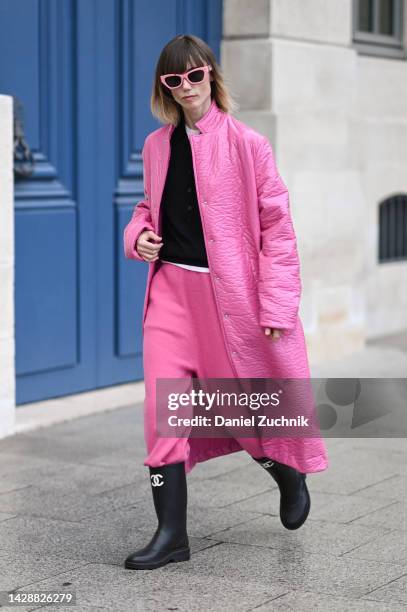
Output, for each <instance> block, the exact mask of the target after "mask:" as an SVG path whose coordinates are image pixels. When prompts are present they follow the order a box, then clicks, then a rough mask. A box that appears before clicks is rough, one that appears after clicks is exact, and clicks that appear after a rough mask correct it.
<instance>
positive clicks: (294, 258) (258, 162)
mask: <svg viewBox="0 0 407 612" xmlns="http://www.w3.org/2000/svg"><path fill="white" fill-rule="evenodd" d="M255 173H256V187H257V196H258V207H259V216H260V230H261V250H260V254H259V287H258V290H259V300H260V325H261V326H262V327H271V328H278V329H286V330H290V329H293V328H294V327H295V325H296V322H297V316H298V309H299V304H300V298H301V291H302V286H301V277H300V262H299V257H298V252H297V241H296V236H295V232H294V228H293V223H292V219H291V213H290V199H289V194H288V190H287V187H286V186H285V184H284V182H283V180H282V178H281V176H280V175H279V173H278V169H277V166H276V163H275V160H274V154H273V149H272V147H271V145H270V143H269V141H268V139H267V138H266V137H264V136H263V137H262V139H261V141H260V143H259V145H258V148H257V152H256V159H255Z"/></svg>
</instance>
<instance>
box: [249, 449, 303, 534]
mask: <svg viewBox="0 0 407 612" xmlns="http://www.w3.org/2000/svg"><path fill="white" fill-rule="evenodd" d="M253 459H254V460H255V461H257V463H259V464H260V465H261V466H262V467H263V468H264V469H265V470H267V472H268V473H269V474H271V476H272V477H273V478H274V480H275V481H276V483H277V484H278V488H279V489H280V496H281V497H280V520H281V522H282V524H283V525H284V527H285V528H286V529H298V528H299V527H301V525H302V524H303V523H305V521H306V519H307V516H308V514H309V511H310V508H311V497H310V494H309V491H308V488H307V483H306V482H305V479H306V477H307V475H306V474H303V473H302V472H298V470H296V469H295V468H293V467H291V466H289V465H285V463H279V462H278V461H275V460H274V459H269V458H268V457H261V458H260V459H256V458H255V457H253Z"/></svg>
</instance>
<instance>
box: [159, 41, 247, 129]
mask: <svg viewBox="0 0 407 612" xmlns="http://www.w3.org/2000/svg"><path fill="white" fill-rule="evenodd" d="M188 62H190V63H191V66H192V67H194V66H197V67H198V66H203V65H206V64H210V65H211V66H212V70H211V71H210V72H209V73H208V74H209V75H210V74H211V75H212V77H213V80H212V81H210V84H211V99H213V98H215V101H216V104H217V105H218V107H219V108H220V109H221V110H222V111H224V112H226V113H232V112H234V111H235V110H237V109H238V104H237V102H236V101H235V100H234V99H233V98H232V96H231V94H230V93H229V91H228V89H227V86H226V81H225V79H224V77H223V75H222V71H221V68H220V66H219V64H218V63H217V61H216V57H215V54H214V53H213V51H212V49H211V48H210V47H209V46H208V45H207V44H206V42H205V41H203V40H202V39H201V38H198V36H193V35H192V34H180V35H178V36H175V37H174V38H172V39H171V40H170V41H169V42H168V43H167V44H166V45H165V47H164V48H163V50H162V51H161V54H160V57H159V58H158V62H157V65H156V69H155V78H154V84H153V91H152V94H151V100H150V108H151V112H152V114H153V116H154V117H156V118H157V119H158V120H159V121H161V122H162V123H172V124H174V125H178V123H179V121H180V120H181V118H182V115H183V109H182V106H181V105H180V104H178V102H176V100H175V99H174V98H173V96H172V93H171V91H170V90H169V89H167V87H165V85H164V84H163V83H161V81H160V76H161V75H162V74H170V73H174V72H176V73H183V72H186V70H187V65H188Z"/></svg>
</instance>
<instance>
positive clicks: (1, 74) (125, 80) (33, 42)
mask: <svg viewBox="0 0 407 612" xmlns="http://www.w3.org/2000/svg"><path fill="white" fill-rule="evenodd" d="M221 10H222V1H221V0H208V1H207V2H205V1H204V0H198V1H196V0H194V1H193V2H184V1H180V0H179V1H176V0H172V1H171V0H165V1H164V0H148V1H147V0H57V1H55V0H30V1H29V2H27V0H1V1H0V93H2V94H9V95H13V96H15V100H16V101H18V102H20V103H21V107H22V111H23V115H22V119H23V134H24V139H25V141H26V143H27V145H28V147H29V149H30V151H31V152H32V155H33V164H28V169H29V171H30V172H31V173H29V174H28V175H26V176H24V177H18V176H17V175H16V180H15V253H16V286H15V305H16V310H15V317H16V373H17V403H18V404H22V403H24V402H30V401H35V400H40V399H45V398H50V397H57V396H61V395H67V394H71V393H75V392H79V391H84V390H89V389H96V388H100V387H105V386H109V385H114V384H118V383H124V382H129V381H134V380H140V379H142V378H143V362H142V335H141V316H142V307H143V299H144V288H145V282H146V278H147V271H148V264H143V263H141V262H136V261H129V260H126V259H125V258H124V255H123V247H122V233H123V229H124V226H125V225H126V223H127V222H128V221H129V219H130V217H131V213H132V210H133V207H134V205H135V203H136V202H137V201H138V200H140V199H142V197H143V168H142V161H141V149H142V145H143V142H144V138H145V136H146V134H147V133H148V132H150V131H152V130H153V129H156V128H157V127H159V125H160V124H159V123H158V122H157V121H156V120H154V119H153V118H152V116H151V114H150V110H149V100H150V93H151V86H152V78H153V74H154V66H155V63H156V61H157V58H158V54H159V52H160V50H161V48H162V47H163V46H164V44H165V43H166V42H167V41H168V40H169V39H170V38H172V37H173V36H175V35H176V34H179V33H193V34H196V35H197V36H200V37H201V38H203V39H204V40H206V41H207V42H208V43H209V45H210V46H211V47H212V49H213V50H214V51H215V53H216V55H217V57H218V59H219V44H220V37H221V21H222V15H221Z"/></svg>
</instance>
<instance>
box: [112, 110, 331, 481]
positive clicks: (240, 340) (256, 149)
mask: <svg viewBox="0 0 407 612" xmlns="http://www.w3.org/2000/svg"><path fill="white" fill-rule="evenodd" d="M195 125H196V127H198V128H199V130H200V131H201V134H196V135H194V134H193V135H191V136H190V143H191V150H192V160H193V166H194V175H195V186H196V193H197V199H198V204H199V209H200V213H201V218H202V227H203V232H204V238H205V245H206V251H207V257H208V263H209V268H210V270H211V278H212V279H213V280H212V282H213V289H214V293H215V296H216V301H217V306H218V312H219V317H220V320H221V323H222V328H223V331H224V339H225V343H226V347H227V350H228V354H229V357H230V362H231V364H232V367H233V369H234V372H235V374H236V377H237V378H309V376H310V370H309V364H308V358H307V349H306V344H305V338H304V332H303V327H302V323H301V320H300V317H299V315H298V310H299V304H300V297H301V289H302V285H301V278H300V262H299V257H298V252H297V243H296V237H295V233H294V228H293V223H292V219H291V214H290V204H289V194H288V191H287V187H286V186H285V184H284V182H283V180H282V178H281V177H280V175H279V173H278V169H277V167H276V162H275V159H274V154H273V149H272V147H271V145H270V143H269V141H268V139H267V138H266V137H265V136H263V135H262V134H260V133H258V132H256V131H255V130H254V129H252V128H251V127H249V126H248V125H246V124H244V123H243V122H241V121H239V120H238V119H236V118H235V117H233V116H232V115H231V114H229V113H224V112H223V111H222V110H221V109H220V108H219V107H218V106H217V104H216V101H215V100H214V99H212V102H211V105H210V107H209V109H208V111H207V112H206V113H205V115H204V116H203V117H202V118H201V119H200V120H199V121H198V122H196V124H195ZM174 127H175V126H174V125H173V124H167V125H164V126H162V127H160V128H158V129H157V130H155V131H154V132H151V133H150V134H149V135H148V136H147V137H146V139H145V142H144V147H143V162H144V199H143V200H142V201H140V202H139V203H138V204H137V205H136V206H135V208H134V212H133V215H132V218H131V220H130V222H129V223H128V225H127V226H126V228H125V230H124V236H123V238H124V253H125V256H126V258H129V259H136V260H139V261H144V260H143V259H142V258H141V257H140V256H139V255H138V253H137V251H136V249H135V244H136V241H137V238H138V237H139V235H140V233H141V232H142V231H143V230H146V229H151V230H153V231H154V232H156V233H157V234H158V235H160V236H161V233H160V231H161V215H160V203H161V198H162V194H163V190H164V184H165V179H166V174H167V169H168V164H169V158H170V151H171V146H170V137H171V134H172V132H173V130H174ZM155 270H156V262H153V263H151V264H149V273H148V277H147V285H146V292H145V299H144V309H143V323H142V325H143V329H144V320H145V316H146V312H147V307H148V298H149V291H150V285H151V280H152V277H153V275H154V273H155ZM264 327H271V328H278V329H281V330H283V331H282V334H281V336H280V338H279V339H278V340H277V341H273V340H272V339H271V338H270V337H268V336H266V335H265V334H264V329H263V328H264ZM275 442H276V445H277V447H278V446H279V445H284V439H283V438H280V439H278V438H277V439H276V440H275ZM277 450H278V449H277ZM280 451H281V452H280V455H279V456H280V460H281V461H284V460H283V458H282V457H283V456H285V457H286V455H287V447H286V446H285V447H283V446H281V449H280ZM290 452H291V453H292V452H294V453H295V452H297V453H299V455H300V456H301V459H302V460H301V461H300V462H299V464H301V465H302V466H303V467H304V465H305V464H306V466H307V471H309V472H312V471H321V470H324V469H326V467H327V465H328V461H327V456H326V449H325V445H324V442H323V440H322V439H321V438H308V439H305V438H296V439H292V440H291V444H290ZM277 455H278V453H277V454H276V456H275V458H276V459H277V460H278V456H277Z"/></svg>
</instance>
